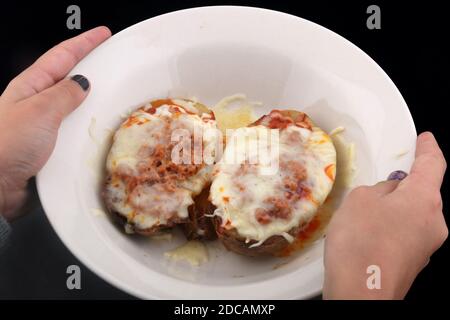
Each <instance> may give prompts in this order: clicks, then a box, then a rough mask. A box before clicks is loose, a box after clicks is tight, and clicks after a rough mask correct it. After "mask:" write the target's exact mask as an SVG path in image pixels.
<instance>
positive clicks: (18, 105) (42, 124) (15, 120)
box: [0, 27, 111, 220]
mask: <svg viewBox="0 0 450 320" xmlns="http://www.w3.org/2000/svg"><path fill="white" fill-rule="evenodd" d="M110 36H111V32H110V31H109V29H108V28H106V27H98V28H95V29H92V30H90V31H87V32H85V33H83V34H81V35H79V36H77V37H74V38H72V39H69V40H66V41H63V42H61V43H60V44H58V45H57V46H55V47H54V48H52V49H51V50H49V51H48V52H46V53H45V54H44V55H43V56H41V57H40V58H39V59H38V60H37V61H36V62H35V63H34V64H33V65H31V66H30V67H29V68H27V69H26V70H25V71H23V72H22V73H21V74H19V75H18V76H17V77H16V78H14V79H13V80H12V81H11V82H10V83H9V84H8V86H7V87H6V89H5V91H4V92H3V94H2V95H1V96H0V213H1V214H2V215H3V216H4V217H5V218H6V219H7V220H11V219H13V218H15V217H16V216H17V215H18V211H19V209H20V208H21V207H22V205H23V203H24V201H25V199H26V195H27V191H26V185H27V182H28V180H29V179H30V178H31V177H33V176H35V175H36V174H37V172H38V171H39V170H40V169H41V168H42V167H43V166H44V164H45V163H46V162H47V160H48V158H49V157H50V154H51V153H52V151H53V148H54V146H55V142H56V136H57V133H58V128H59V126H60V124H61V121H62V120H63V118H64V117H65V116H66V115H68V114H69V113H70V112H71V111H73V110H74V109H75V108H76V107H77V106H78V105H80V104H81V102H82V101H83V100H84V98H85V97H86V95H87V94H88V92H89V82H88V80H87V79H86V78H84V77H83V76H74V77H72V78H71V79H65V77H66V76H67V74H68V73H69V72H70V70H71V69H72V68H73V67H74V66H75V65H76V64H77V63H78V62H79V61H80V60H81V59H82V58H83V57H84V56H86V55H87V54H88V53H89V52H91V51H92V50H93V49H94V48H95V47H97V46H98V45H99V44H100V43H102V42H103V41H105V40H106V39H107V38H109V37H110Z"/></svg>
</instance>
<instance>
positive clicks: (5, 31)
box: [0, 0, 450, 300]
mask: <svg viewBox="0 0 450 320" xmlns="http://www.w3.org/2000/svg"><path fill="white" fill-rule="evenodd" d="M294 3H295V4H294ZM442 3H443V2H432V1H426V2H412V1H408V2H406V1H405V2H403V1H395V3H394V1H391V2H390V3H387V2H384V1H370V2H368V1H354V2H350V1H345V2H344V1H339V2H338V1H295V2H287V1H272V2H269V1H264V2H261V1H258V2H256V1H253V2H250V1H246V2H243V1H240V2H237V1H228V2H216V3H212V2H204V1H170V0H167V1H131V0H128V1H126V2H125V1H118V2H117V3H114V2H110V1H107V2H106V1H105V2H103V1H98V2H94V1H90V2H87V1H53V2H50V1H49V2H48V3H45V2H42V1H39V2H27V1H25V2H24V1H14V2H8V3H7V4H5V3H1V4H0V49H1V50H0V57H1V59H0V91H1V90H3V88H4V87H5V86H6V85H7V84H8V82H9V80H10V79H12V78H13V77H14V76H15V75H17V74H18V73H19V72H20V71H21V70H23V69H24V68H25V67H26V66H28V65H29V64H31V63H32V62H33V61H34V60H35V59H36V58H37V57H39V56H40V55H41V54H42V53H44V52H45V51H46V50H47V49H48V48H50V47H51V46H53V45H55V44H56V43H57V42H59V41H62V40H64V39H66V38H69V37H72V36H74V35H76V34H78V33H79V31H76V30H73V31H71V30H68V29H67V28H66V19H67V17H68V15H67V14H66V8H67V6H68V5H70V4H77V5H79V6H80V8H81V21H82V31H84V30H87V29H89V28H91V27H95V26H97V25H107V26H109V27H110V28H111V30H112V31H113V33H116V32H118V31H120V30H122V29H124V28H126V27H128V26H130V25H132V24H134V23H137V22H139V21H142V20H145V19H147V18H150V17H152V16H156V15H159V14H162V13H166V12H170V11H173V10H178V9H183V8H189V7H196V6H203V5H210V4H235V5H249V6H257V7H264V8H270V9H274V10H278V11H283V12H287V13H291V14H294V15H297V16H300V17H302V18H306V19H308V20H311V21H313V22H316V23H318V24H320V25H322V26H324V27H326V28H328V29H331V30H333V31H335V32H337V33H338V34H340V35H342V36H343V37H345V38H347V39H348V40H350V41H351V42H353V43H354V44H356V45H357V46H358V47H360V48H361V49H362V50H364V51H365V52H366V53H368V54H369V55H370V56H371V57H372V58H373V59H374V60H375V61H376V62H377V63H378V64H379V65H380V66H381V67H382V68H383V69H384V70H385V71H386V73H387V74H388V75H389V76H390V77H391V79H392V80H393V81H394V83H395V84H396V85H397V87H398V88H399V89H400V92H401V93H402V95H403V97H404V98H405V100H406V102H407V104H408V106H409V108H410V111H411V113H412V116H413V118H414V121H415V124H416V128H417V131H418V132H422V131H425V130H431V131H432V132H433V133H434V134H435V136H436V138H437V139H438V141H439V142H440V144H441V147H442V149H443V151H444V154H446V155H447V158H448V154H449V153H448V152H449V147H450V145H449V142H450V140H449V134H448V132H449V124H448V120H447V117H446V110H447V109H448V108H449V103H448V98H449V92H450V90H449V89H450V80H449V71H450V68H449V66H450V63H449V58H450V55H449V49H448V48H447V47H445V46H444V44H445V42H448V39H449V38H450V36H449V31H450V30H449V29H450V28H449V25H448V17H447V16H446V15H448V11H446V8H444V7H442ZM371 4H377V5H379V6H380V8H381V27H382V28H381V30H368V29H367V27H366V19H367V16H368V15H367V14H366V9H367V7H368V6H369V5H371ZM0 134H1V133H0ZM447 194H448V179H446V180H445V181H444V185H443V188H442V196H443V198H444V212H446V211H447V208H448V204H447V202H448V200H450V199H449V197H448V196H447ZM61 214H63V213H61ZM13 228H14V235H13V237H12V243H11V246H10V247H9V248H8V249H7V251H6V252H5V253H4V254H3V255H2V256H0V299H15V298H68V299H74V298H131V297H130V296H128V295H127V294H125V293H123V292H121V291H119V290H117V289H115V288H113V287H112V286H110V285H109V284H107V283H106V282H104V281H103V280H101V279H100V278H98V277H97V276H95V275H94V274H93V273H92V272H90V271H89V270H88V269H87V268H86V267H82V290H72V291H69V290H68V289H67V288H66V277H67V275H66V273H65V272H66V268H67V266H68V265H71V264H78V265H80V266H82V264H81V263H80V262H78V260H77V259H76V258H75V257H74V256H73V255H72V254H71V253H70V252H69V251H68V250H67V249H66V248H65V247H64V245H63V244H62V243H61V241H60V240H59V239H58V237H57V236H56V234H55V233H54V231H53V229H52V228H51V227H50V225H49V223H48V221H47V219H46V217H45V215H44V213H43V212H42V209H41V208H36V209H35V210H34V211H33V212H32V213H30V214H29V215H28V216H26V217H24V218H22V219H20V220H18V221H17V222H14V223H13ZM449 251H450V250H449V245H448V242H447V243H446V244H444V246H443V247H442V248H441V249H440V250H439V251H438V252H437V253H436V254H435V255H434V256H433V257H432V259H431V261H430V263H429V265H428V266H427V268H426V269H425V270H424V271H423V272H422V273H421V274H420V275H419V277H418V278H417V280H416V281H415V283H414V285H413V287H412V288H411V290H410V292H409V294H408V295H407V299H409V300H424V299H439V298H441V299H442V298H444V297H446V291H447V288H449V284H450V280H449V276H448V275H447V273H448V270H450V268H449V267H450V265H449V264H448V263H447V261H446V260H448V259H446V256H447V255H448V254H449Z"/></svg>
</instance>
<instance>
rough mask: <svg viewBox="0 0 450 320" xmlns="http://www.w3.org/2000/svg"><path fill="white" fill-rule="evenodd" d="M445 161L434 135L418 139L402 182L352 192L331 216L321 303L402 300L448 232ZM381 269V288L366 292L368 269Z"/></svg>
mask: <svg viewBox="0 0 450 320" xmlns="http://www.w3.org/2000/svg"><path fill="white" fill-rule="evenodd" d="M445 170H446V161H445V159H444V156H443V154H442V151H441V150H440V148H439V146H438V144H437V142H436V140H435V139H434V136H433V135H432V134H431V133H429V132H426V133H423V134H421V135H420V136H419V137H418V139H417V148H416V159H415V162H414V164H413V166H412V169H411V172H410V174H409V176H407V177H406V178H405V179H404V180H402V181H384V182H380V183H378V184H376V185H374V186H371V187H369V186H363V187H358V188H356V189H354V190H353V191H352V192H351V193H350V194H349V196H348V197H347V198H346V199H345V201H344V203H343V204H342V206H341V207H340V208H339V209H338V210H337V211H336V213H335V215H334V216H333V218H332V220H331V222H330V225H329V228H328V232H327V238H326V244H325V259H324V264H325V282H324V289H323V297H324V298H325V299H402V298H403V297H404V296H405V295H406V293H407V292H408V290H409V288H410V286H411V284H412V282H413V281H414V279H415V277H416V276H417V274H418V273H419V272H420V271H421V270H422V269H423V268H424V267H425V266H426V265H427V263H428V261H429V259H430V256H431V255H432V254H433V253H434V252H435V251H436V250H437V249H438V248H439V247H440V246H441V245H442V244H443V243H444V241H445V240H446V239H447V236H448V229H447V226H446V223H445V220H444V215H443V213H442V199H441V194H440V188H441V184H442V180H443V177H444V173H445ZM370 265H377V266H379V267H380V270H381V289H372V290H370V289H368V288H367V284H366V281H367V278H368V277H369V274H367V273H366V272H367V267H368V266H370Z"/></svg>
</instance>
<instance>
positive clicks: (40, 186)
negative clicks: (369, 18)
mask: <svg viewBox="0 0 450 320" xmlns="http://www.w3.org/2000/svg"><path fill="white" fill-rule="evenodd" d="M209 10H228V12H230V11H233V10H239V11H241V10H244V11H252V12H253V13H254V14H269V15H273V16H278V17H279V18H281V19H296V20H300V21H302V23H305V24H309V25H310V26H312V27H314V28H316V29H320V30H321V31H322V32H325V33H328V34H329V36H331V37H334V38H336V39H339V40H340V41H343V42H344V43H345V44H346V46H349V47H351V48H352V49H353V50H354V49H356V50H357V51H358V52H359V54H360V55H362V57H364V58H365V59H366V60H367V62H368V63H370V64H372V66H374V67H375V68H376V69H377V71H378V72H379V73H380V75H382V77H383V80H385V81H387V82H388V83H389V86H390V89H392V90H393V93H395V94H396V95H397V96H398V97H399V98H400V99H399V101H400V102H402V104H403V107H405V108H406V110H407V112H406V114H407V116H408V120H406V119H405V121H409V125H410V127H412V128H413V130H414V132H415V133H416V135H417V131H416V128H415V125H414V121H413V118H412V115H411V113H410V111H409V108H408V106H407V103H406V101H405V99H404V98H403V96H402V94H401V93H400V91H399V89H398V88H397V86H396V85H395V84H394V82H393V81H392V79H391V78H390V77H389V76H388V74H387V73H386V72H385V71H384V70H383V69H382V68H381V67H380V66H379V65H378V63H377V62H375V60H373V59H372V57H371V56H370V55H368V54H367V53H366V52H364V51H363V50H362V49H361V48H359V47H358V46H357V45H355V44H353V43H352V42H351V41H349V40H347V39H346V38H344V37H343V36H341V35H339V34H338V33H336V32H334V31H332V30H330V29H328V28H326V27H323V26H321V25H319V24H318V23H315V22H313V21H310V20H307V19H305V18H302V17H299V16H296V15H293V14H289V13H286V12H282V11H276V10H271V9H266V8H261V7H252V6H236V5H213V6H201V7H192V8H186V9H181V10H176V11H171V12H167V13H164V14H161V15H157V16H154V17H150V18H148V19H145V20H142V21H140V22H137V23H135V24H133V25H131V26H129V27H127V28H125V29H123V30H121V31H119V32H117V33H116V34H114V35H113V36H112V37H111V38H110V39H108V40H106V41H105V43H107V42H109V41H112V40H115V39H118V38H120V37H123V36H125V35H126V34H127V33H130V32H133V31H134V30H135V29H137V28H139V26H141V25H142V24H145V23H147V22H148V21H149V20H152V19H159V18H163V17H168V16H172V15H179V14H186V13H189V12H192V11H209ZM102 45H103V44H102ZM88 56H89V55H88ZM36 185H37V192H38V195H39V199H40V201H41V205H42V208H43V209H44V212H45V214H46V216H47V219H48V221H49V223H50V225H51V226H52V228H53V230H54V231H55V232H56V234H57V235H58V237H59V238H60V240H61V241H62V243H63V244H64V245H65V246H66V248H67V249H69V251H70V252H71V253H72V254H73V255H74V256H75V257H76V258H77V259H78V260H79V261H80V262H81V263H82V264H84V265H85V266H87V267H88V268H89V269H90V270H91V271H93V272H94V273H95V274H96V275H97V276H99V277H100V278H102V279H104V280H106V281H107V282H108V283H110V284H112V285H113V286H115V287H116V288H118V289H119V290H123V291H124V292H126V293H128V294H130V295H132V296H134V297H138V298H141V299H161V298H160V297H158V296H157V295H155V294H153V293H151V292H145V293H144V292H142V291H141V290H139V289H136V288H134V287H133V286H130V285H128V283H125V282H123V281H121V280H118V279H117V278H116V277H114V276H113V275H112V274H110V273H109V272H108V271H107V270H104V269H103V268H102V267H98V266H97V265H96V264H95V263H93V262H91V261H89V259H88V258H87V257H86V256H85V255H84V254H83V250H81V248H80V247H78V246H74V245H72V244H71V242H70V239H69V238H68V237H67V236H66V235H65V234H63V233H62V232H61V230H58V228H57V225H56V222H55V221H53V220H52V219H51V218H50V217H49V215H48V214H47V210H48V209H49V204H48V202H47V200H46V199H47V198H48V197H46V196H45V195H44V193H45V190H44V189H45V186H44V177H43V175H42V174H41V172H39V173H38V174H37V175H36ZM321 292H322V289H321V288H318V289H317V290H311V291H310V292H308V293H305V294H297V295H295V296H294V297H292V298H289V299H310V298H312V297H316V296H319V295H320V294H321ZM211 299H216V298H211Z"/></svg>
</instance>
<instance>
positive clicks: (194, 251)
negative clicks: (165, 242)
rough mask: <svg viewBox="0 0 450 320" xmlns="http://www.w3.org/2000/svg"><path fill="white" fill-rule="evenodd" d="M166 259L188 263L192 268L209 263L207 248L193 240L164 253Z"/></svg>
mask: <svg viewBox="0 0 450 320" xmlns="http://www.w3.org/2000/svg"><path fill="white" fill-rule="evenodd" d="M164 256H165V257H166V258H169V259H172V260H175V261H187V262H188V263H190V264H191V265H192V266H199V265H200V264H202V263H204V262H207V261H208V251H207V249H206V246H205V245H204V244H203V243H201V242H200V241H198V240H191V241H188V242H186V243H185V244H183V245H181V246H179V247H177V248H175V249H173V250H171V251H168V252H166V253H164Z"/></svg>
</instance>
